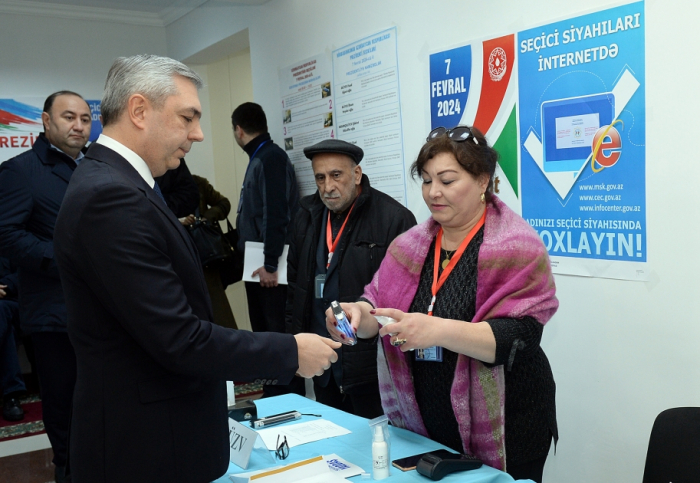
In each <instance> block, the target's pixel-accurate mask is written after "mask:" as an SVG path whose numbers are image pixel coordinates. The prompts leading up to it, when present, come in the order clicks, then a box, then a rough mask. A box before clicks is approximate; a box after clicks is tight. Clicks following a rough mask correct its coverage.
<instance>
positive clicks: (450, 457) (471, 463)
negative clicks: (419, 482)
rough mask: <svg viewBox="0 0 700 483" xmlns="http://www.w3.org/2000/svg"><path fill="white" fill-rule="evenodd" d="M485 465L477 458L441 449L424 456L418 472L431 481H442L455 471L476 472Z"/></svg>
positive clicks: (420, 461)
mask: <svg viewBox="0 0 700 483" xmlns="http://www.w3.org/2000/svg"><path fill="white" fill-rule="evenodd" d="M482 465H483V463H482V462H481V460H480V459H479V458H477V457H476V456H471V455H464V454H457V453H450V452H449V451H447V450H444V449H440V450H436V451H431V452H430V453H426V454H424V455H423V456H422V457H421V459H420V460H418V464H417V465H416V471H417V472H418V473H420V474H421V475H423V476H427V477H428V478H430V479H431V480H435V481H437V480H441V479H442V478H443V477H444V476H445V475H448V474H449V473H454V472H455V471H465V470H475V469H477V468H481V466H482Z"/></svg>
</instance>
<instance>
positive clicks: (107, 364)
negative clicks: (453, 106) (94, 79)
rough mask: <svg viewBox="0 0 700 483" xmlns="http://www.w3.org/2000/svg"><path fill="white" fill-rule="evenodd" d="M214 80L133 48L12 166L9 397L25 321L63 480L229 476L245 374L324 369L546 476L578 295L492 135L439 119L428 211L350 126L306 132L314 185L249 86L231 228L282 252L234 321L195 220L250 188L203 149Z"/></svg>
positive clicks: (287, 379)
mask: <svg viewBox="0 0 700 483" xmlns="http://www.w3.org/2000/svg"><path fill="white" fill-rule="evenodd" d="M201 87H202V80H201V78H200V77H199V76H198V74H197V73H195V72H194V71H193V70H191V69H190V68H188V67H187V66H185V65H184V64H182V63H180V62H177V61H175V60H172V59H169V58H165V57H158V56H152V55H138V56H133V57H128V58H127V57H124V58H119V59H117V60H116V61H115V62H114V64H113V65H112V67H111V69H110V71H109V73H108V74H107V80H106V83H105V90H104V96H103V99H102V104H101V112H102V119H101V121H102V125H103V130H102V133H101V134H100V136H99V137H98V138H97V140H96V141H95V142H93V143H91V144H90V145H89V147H86V145H87V143H88V139H89V136H90V126H91V117H90V109H89V107H88V105H87V103H86V102H85V100H84V99H83V98H82V97H81V96H80V95H79V94H77V93H75V92H72V91H67V90H63V91H58V92H55V93H53V94H51V95H50V96H49V97H48V98H47V99H46V102H45V104H44V108H43V113H42V121H43V125H44V132H43V133H42V134H41V135H40V136H39V137H38V138H37V140H36V142H35V143H34V146H33V147H32V149H31V150H29V151H27V152H25V153H22V154H21V155H19V156H17V157H15V158H13V159H10V160H6V161H5V162H3V163H1V164H0V257H3V258H0V262H1V263H0V347H1V348H2V357H0V381H1V382H2V395H3V417H4V418H5V419H7V420H9V421H19V420H21V419H22V418H23V411H22V406H21V397H22V396H23V395H24V394H25V393H26V387H25V384H24V382H23V379H22V374H21V370H20V368H19V364H18V357H17V347H18V344H19V342H20V341H26V342H27V343H28V344H30V345H31V349H32V350H31V353H32V354H33V357H32V361H33V363H34V364H33V367H35V368H36V372H37V375H38V379H39V387H40V397H41V401H42V410H43V420H44V424H45V427H46V432H47V434H48V437H49V440H50V442H51V447H52V449H53V455H54V456H53V463H54V464H55V475H56V481H57V482H63V481H72V482H74V483H82V482H91V483H92V482H100V481H107V480H110V481H111V480H115V481H160V480H166V479H170V480H172V481H212V480H214V479H216V478H218V477H219V476H221V475H222V474H223V473H224V472H225V471H226V469H227V467H228V452H229V444H228V425H227V422H226V421H227V405H226V388H225V381H227V380H229V381H230V380H233V381H257V382H258V383H260V384H262V386H263V397H268V396H275V395H279V394H285V393H289V392H294V393H298V394H301V395H305V394H306V383H305V379H313V393H314V396H315V398H316V400H317V401H319V402H321V403H323V404H326V405H329V406H332V407H334V408H337V409H341V410H343V411H347V412H350V413H352V414H356V415H358V416H362V417H366V418H374V417H377V416H380V415H382V414H385V415H386V416H387V417H388V418H389V420H390V422H391V424H393V425H394V426H397V427H402V428H406V429H409V430H411V431H414V432H416V433H419V434H422V435H424V436H427V437H429V438H431V439H433V440H435V441H438V442H439V443H441V444H444V445H445V446H447V447H449V448H452V449H453V450H454V451H457V452H459V453H468V454H473V455H476V456H477V457H479V458H481V459H482V460H483V461H484V462H485V463H486V464H488V465H490V466H493V467H495V468H498V469H501V470H503V471H506V472H508V473H509V474H510V475H512V476H513V477H514V478H529V479H532V480H534V481H536V482H541V481H542V472H543V468H544V464H545V460H546V458H547V455H548V453H549V448H550V444H551V442H552V440H554V441H555V443H556V441H557V439H558V431H557V422H556V409H555V385H554V379H553V376H552V371H551V369H550V366H549V362H548V360H547V357H546V355H545V353H544V351H543V350H542V348H541V346H540V340H541V337H542V332H543V329H544V325H545V324H546V323H547V321H548V320H549V319H550V318H551V317H552V316H553V314H554V313H555V312H556V310H557V307H558V302H557V299H556V296H555V285H554V279H553V277H552V273H551V268H550V264H549V258H548V255H547V251H546V249H545V247H544V246H543V244H542V242H541V240H540V239H539V237H538V236H537V234H536V233H535V232H534V231H533V230H532V229H531V228H530V227H529V225H528V224H527V223H526V222H525V221H524V220H523V219H522V218H521V217H520V216H519V215H517V214H516V213H514V212H513V211H511V210H510V209H509V208H508V207H507V206H506V205H505V204H504V203H503V202H502V201H501V200H500V199H499V198H498V196H497V194H496V193H494V189H493V186H494V173H495V169H496V164H497V160H498V154H497V153H496V151H495V150H494V149H493V148H492V147H491V146H490V145H489V144H488V142H487V140H486V138H485V137H484V136H483V134H482V133H481V132H479V130H478V129H476V128H474V127H468V126H457V127H454V128H452V129H445V128H438V129H435V130H433V131H432V132H430V133H429V135H428V136H427V139H426V141H425V144H424V145H423V147H422V148H421V150H420V152H419V153H418V155H417V158H416V160H415V162H414V163H413V165H412V166H411V173H412V175H413V177H414V178H415V179H417V181H418V182H419V183H421V186H422V194H423V199H424V201H425V203H426V205H427V207H428V209H429V210H430V214H431V216H430V217H429V218H428V219H427V220H425V221H422V222H421V223H419V224H417V223H416V219H415V217H414V215H413V213H411V211H409V210H408V209H407V208H406V207H405V206H403V205H402V204H401V203H399V202H398V201H396V200H395V199H393V198H392V197H390V196H388V195H386V194H385V193H383V192H382V191H380V190H378V189H376V188H375V187H373V186H372V185H371V180H370V178H369V177H368V176H367V174H365V173H363V170H362V164H361V162H362V160H363V158H364V152H363V149H362V148H361V147H360V146H358V145H356V144H353V143H350V142H346V141H342V140H337V139H326V140H322V141H320V142H318V143H317V144H314V145H312V146H309V147H306V148H305V149H304V154H305V155H306V157H307V158H308V159H309V160H310V164H311V170H312V172H313V176H314V180H315V183H316V187H317V189H316V191H315V192H314V193H313V194H310V195H308V196H305V197H301V198H300V195H299V188H298V186H297V180H296V174H295V169H294V166H293V165H292V163H291V161H290V159H289V156H288V155H287V154H286V152H285V151H284V150H283V149H282V148H280V147H279V146H278V145H277V144H276V143H275V142H274V141H273V140H272V137H271V136H270V134H269V131H268V125H267V118H266V115H265V112H264V111H263V109H262V107H261V106H260V105H258V104H255V103H252V102H246V103H244V104H241V105H240V106H238V107H237V108H236V109H235V110H234V111H233V113H232V115H231V125H232V129H233V138H234V140H235V142H236V143H237V144H238V146H240V148H241V149H242V150H243V151H244V152H245V153H246V154H247V155H248V157H249V162H248V165H247V168H246V172H245V175H244V178H243V182H242V186H241V193H240V199H239V200H238V205H237V207H236V217H235V226H236V239H237V243H236V244H235V246H234V247H232V248H233V249H234V251H235V253H236V254H237V256H245V255H244V254H245V247H246V242H258V243H262V245H263V256H264V261H263V263H262V265H261V266H260V267H258V268H257V269H255V270H254V272H253V273H251V274H250V275H251V276H252V277H254V278H257V279H258V280H259V281H258V282H250V281H247V282H245V291H246V297H247V302H248V312H249V317H250V323H251V326H252V329H253V330H252V332H251V331H245V330H238V326H237V324H236V320H235V318H234V315H233V311H232V310H231V306H230V304H229V300H228V297H227V296H226V292H225V288H226V287H225V284H224V282H222V277H221V273H220V269H221V266H220V265H217V264H216V263H211V264H206V265H203V263H202V261H201V260H200V257H199V255H198V253H199V252H198V249H197V246H196V245H195V241H194V238H193V237H192V236H191V235H192V232H191V230H192V229H193V228H194V226H195V225H196V224H200V223H205V224H209V225H213V226H215V227H217V229H218V226H219V223H220V222H222V221H224V220H227V217H228V216H229V213H230V211H231V208H232V204H231V201H229V200H228V199H227V198H226V197H225V196H224V195H222V194H221V193H219V192H218V191H217V190H216V189H215V188H214V186H213V185H212V184H211V183H210V182H209V181H208V180H207V179H205V178H203V177H201V176H197V175H193V174H192V173H191V172H190V170H189V169H188V166H187V164H186V162H185V157H186V155H187V153H188V152H189V151H190V149H191V147H192V145H193V143H195V142H200V141H202V140H203V137H204V134H203V132H202V129H201V126H200V119H201V116H202V112H201V105H200V101H199V96H198V90H199V89H200V88H201ZM285 245H288V246H289V249H288V257H287V259H286V260H284V259H282V258H281V256H282V253H283V250H284V247H285ZM283 263H284V264H286V269H287V284H283V283H280V279H279V277H278V273H279V269H280V264H283ZM334 300H337V301H339V302H340V303H341V307H342V308H343V309H344V310H345V312H346V313H347V315H348V318H349V320H350V322H351V324H352V327H353V330H354V331H355V332H356V334H357V343H354V344H349V343H348V342H349V341H348V339H347V338H346V336H345V335H344V334H343V333H342V332H340V331H339V330H338V327H337V321H336V319H335V317H334V316H333V313H332V311H331V310H330V309H329V306H330V304H331V302H332V301H334ZM380 321H382V323H381V324H380ZM387 321H390V322H391V323H389V324H387V325H384V326H383V327H382V325H383V324H384V323H386V322H387ZM193 441H196V444H192V442H193ZM166 448H167V449H166ZM107 475H109V477H107ZM135 475H136V476H135Z"/></svg>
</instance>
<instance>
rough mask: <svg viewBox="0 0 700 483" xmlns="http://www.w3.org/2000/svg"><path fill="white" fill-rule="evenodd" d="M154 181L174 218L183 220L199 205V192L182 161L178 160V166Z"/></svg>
mask: <svg viewBox="0 0 700 483" xmlns="http://www.w3.org/2000/svg"><path fill="white" fill-rule="evenodd" d="M155 180H156V183H158V186H159V187H160V191H161V192H162V193H163V198H165V202H166V203H167V204H168V208H170V209H171V210H172V212H173V213H175V216H177V217H178V218H183V217H185V216H188V215H193V214H194V210H196V209H197V206H198V205H199V190H198V189H197V185H196V184H195V182H194V179H193V178H192V174H191V173H190V170H189V168H188V167H187V163H185V160H184V159H180V166H178V167H177V168H175V169H171V170H169V171H166V172H165V174H164V175H163V176H159V177H157V178H155Z"/></svg>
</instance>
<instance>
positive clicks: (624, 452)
mask: <svg viewBox="0 0 700 483" xmlns="http://www.w3.org/2000/svg"><path fill="white" fill-rule="evenodd" d="M608 6H610V2H608V1H607V0H590V1H589V2H586V3H585V4H581V3H576V2H573V3H572V2H561V1H558V0H533V1H529V2H522V1H517V0H510V1H508V0H494V1H491V2H478V1H475V0H443V1H440V2H436V1H411V2H408V1H405V0H384V1H382V2H377V1H370V0H355V1H353V2H350V3H348V2H344V1H340V0H326V1H324V2H321V1H311V0H273V1H271V2H269V3H267V4H265V5H263V6H261V7H245V8H240V7H238V8H236V7H232V6H225V5H223V4H222V3H219V2H216V1H210V2H208V3H207V4H205V5H204V6H203V7H201V8H200V9H198V10H197V11H196V12H194V13H192V14H190V15H188V16H186V17H183V18H182V19H180V20H179V21H177V22H175V23H174V24H172V25H171V26H169V27H168V29H167V31H168V52H169V55H171V56H173V57H176V58H186V57H188V56H190V55H193V54H195V53H196V52H198V51H199V50H201V49H205V48H206V47H208V46H209V45H212V44H214V43H216V42H219V41H221V40H222V39H225V38H227V37H229V36H231V35H233V34H235V33H236V32H239V31H240V30H242V29H244V28H248V29H249V38H250V52H251V63H252V73H253V87H254V97H255V100H256V102H259V103H260V104H262V105H263V107H264V108H265V110H266V111H267V112H268V113H270V112H277V109H278V102H279V86H278V75H277V69H278V68H279V67H281V66H285V65H289V64H290V63H292V62H295V61H297V60H300V59H304V58H306V57H309V56H312V55H315V54H318V53H320V52H323V51H327V50H332V49H335V48H337V47H340V46H342V45H344V44H346V43H349V42H351V41H354V40H357V39H359V38H361V37H363V36H365V35H368V34H371V33H374V32H377V31H379V30H382V29H385V28H387V27H391V26H394V25H395V26H396V27H397V30H398V50H399V72H400V81H401V96H402V109H403V113H402V117H403V123H404V126H403V127H404V136H405V137H404V147H405V152H406V155H407V159H406V163H407V165H408V164H409V163H410V162H411V161H412V160H413V157H414V156H415V155H416V153H417V152H418V149H419V147H420V146H421V144H422V142H423V139H424V138H425V134H426V133H427V132H428V130H429V128H430V118H429V106H428V92H429V91H428V54H429V53H431V52H434V51H439V50H444V49H446V48H448V47H451V46H455V45H459V44H463V43H466V42H467V41H469V40H471V39H479V38H484V37H494V36H497V35H499V34H506V33H511V32H514V31H518V30H521V29H524V28H528V27H533V26H537V25H540V24H542V23H546V22H548V21H551V20H555V19H558V18H562V17H569V16H573V15H575V14H577V13H580V9H581V8H584V7H585V8H594V9H602V8H605V7H608ZM698 8H699V7H697V6H696V3H695V2H690V1H688V0H681V1H676V2H673V3H668V2H660V1H654V0H651V1H648V2H647V12H646V18H647V22H646V28H647V69H646V72H647V79H646V81H647V84H646V87H647V124H648V125H647V131H646V132H647V180H648V181H647V208H648V230H649V231H648V234H649V242H648V246H649V260H650V261H649V265H650V269H651V279H650V281H649V282H646V283H641V282H625V281H617V280H603V279H591V278H579V277H570V276H557V277H556V281H557V286H558V296H559V298H560V301H561V307H560V310H559V312H558V313H557V315H556V316H555V317H554V319H553V320H552V321H551V322H550V323H549V324H548V325H547V328H546V330H545V335H544V340H543V346H544V349H545V351H546V352H547V354H548V356H549V358H550V362H551V364H552V368H553V371H554V375H555V379H556V381H557V388H558V392H557V403H558V404H557V409H558V415H559V428H560V435H561V439H560V442H559V446H558V449H557V454H556V456H554V455H550V458H549V459H548V461H547V466H546V468H545V480H546V481H549V482H584V481H585V482H591V481H595V482H602V481H641V478H642V472H643V468H644V460H645V454H646V446H647V443H648V438H649V431H650V429H651V425H652V422H653V419H654V417H655V416H656V414H657V413H659V412H660V411H661V410H663V409H665V408H668V407H673V406H683V405H694V406H700V384H697V381H698V380H699V379H700V351H699V350H697V348H696V345H697V341H700V324H698V323H696V320H695V318H696V317H697V315H696V314H698V313H699V312H700V297H698V296H697V287H698V283H697V282H694V280H695V279H694V277H695V276H696V275H697V274H698V273H700V257H699V256H698V255H693V253H694V250H693V246H694V242H695V240H696V239H697V236H694V235H693V233H697V231H696V230H695V229H692V228H690V229H689V228H687V227H688V226H690V227H692V226H693V224H694V223H693V219H695V218H697V215H696V213H697V209H696V204H697V197H696V191H695V185H696V180H697V179H698V178H700V163H698V162H696V161H695V159H694V157H695V154H694V140H695V138H697V134H696V131H697V124H698V123H697V113H698V112H700V99H699V96H698V94H696V92H697V86H696V79H697V78H698V75H697V74H698V71H699V70H700V66H699V65H698V63H697V62H693V56H692V52H693V50H692V45H696V44H697V42H696V39H695V36H694V34H695V32H696V30H697V28H696V27H695V22H694V19H695V18H696V13H697V10H698ZM270 128H271V133H272V136H273V138H275V139H277V140H281V138H282V136H281V132H280V129H281V126H279V125H276V124H274V123H271V126H270ZM409 207H410V208H411V209H412V210H414V212H416V214H417V217H418V218H419V219H424V218H426V217H427V210H426V209H425V208H424V207H423V202H422V200H421V198H420V196H419V192H418V190H417V186H416V185H415V184H413V183H409Z"/></svg>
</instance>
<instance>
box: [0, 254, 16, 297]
mask: <svg viewBox="0 0 700 483" xmlns="http://www.w3.org/2000/svg"><path fill="white" fill-rule="evenodd" d="M16 272H17V271H16V270H15V268H14V267H13V266H12V264H11V263H10V261H9V260H8V259H7V258H2V257H0V285H6V286H7V288H5V294H6V295H5V298H4V299H2V300H17V288H18V285H17V273H16Z"/></svg>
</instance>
